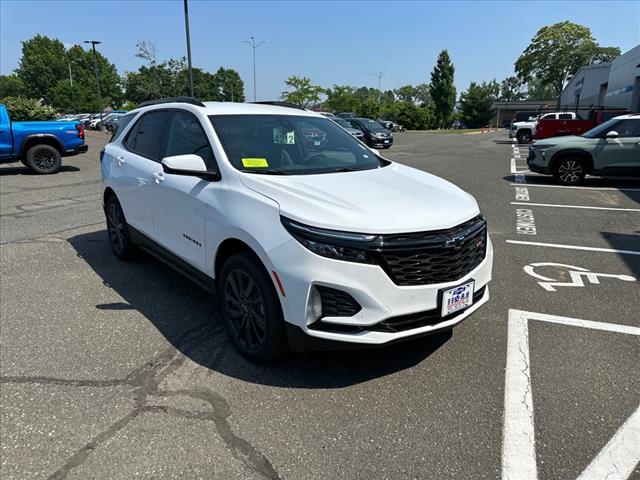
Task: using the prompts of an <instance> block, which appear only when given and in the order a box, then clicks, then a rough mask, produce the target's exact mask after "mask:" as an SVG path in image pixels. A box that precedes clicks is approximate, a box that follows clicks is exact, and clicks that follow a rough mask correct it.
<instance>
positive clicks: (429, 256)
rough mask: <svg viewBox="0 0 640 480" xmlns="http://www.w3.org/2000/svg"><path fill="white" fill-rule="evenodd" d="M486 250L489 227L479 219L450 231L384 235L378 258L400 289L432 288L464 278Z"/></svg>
mask: <svg viewBox="0 0 640 480" xmlns="http://www.w3.org/2000/svg"><path fill="white" fill-rule="evenodd" d="M486 250H487V224H486V221H485V220H484V218H483V217H482V216H480V215H479V216H477V217H475V218H473V219H471V220H469V221H467V222H465V223H463V224H461V225H458V226H457V227H453V228H450V229H446V230H438V231H432V232H418V233H407V234H392V235H384V236H383V240H382V245H381V246H380V247H379V248H378V249H377V252H376V256H377V262H378V263H379V264H380V266H381V267H382V269H383V270H384V271H385V272H386V273H387V275H389V277H390V278H391V280H392V281H393V283H395V284H396V285H401V286H410V285H429V284H434V283H445V282H452V281H455V280H458V279H460V278H462V277H464V276H465V275H467V274H468V273H469V272H471V271H472V270H473V269H474V268H476V267H477V266H478V265H480V264H481V263H482V261H483V260H484V258H485V255H486Z"/></svg>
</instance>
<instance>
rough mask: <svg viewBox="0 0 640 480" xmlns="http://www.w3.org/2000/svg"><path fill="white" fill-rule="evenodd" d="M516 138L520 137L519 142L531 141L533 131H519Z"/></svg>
mask: <svg viewBox="0 0 640 480" xmlns="http://www.w3.org/2000/svg"><path fill="white" fill-rule="evenodd" d="M516 138H517V139H518V143H523V144H524V143H531V132H526V131H525V132H518V133H517V134H516Z"/></svg>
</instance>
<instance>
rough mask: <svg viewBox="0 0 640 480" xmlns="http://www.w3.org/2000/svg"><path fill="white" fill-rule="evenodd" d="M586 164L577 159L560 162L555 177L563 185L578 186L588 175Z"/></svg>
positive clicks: (566, 159)
mask: <svg viewBox="0 0 640 480" xmlns="http://www.w3.org/2000/svg"><path fill="white" fill-rule="evenodd" d="M586 173H587V172H586V168H585V166H584V163H583V162H582V161H580V160H577V159H575V158H564V159H562V160H560V161H559V162H558V164H557V165H556V168H555V173H554V176H555V178H556V180H557V181H558V182H559V183H561V184H562V185H577V184H579V183H581V182H582V180H584V177H585V175H586Z"/></svg>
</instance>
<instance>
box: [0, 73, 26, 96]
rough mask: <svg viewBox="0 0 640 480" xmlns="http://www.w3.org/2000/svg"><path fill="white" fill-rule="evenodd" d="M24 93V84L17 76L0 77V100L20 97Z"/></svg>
mask: <svg viewBox="0 0 640 480" xmlns="http://www.w3.org/2000/svg"><path fill="white" fill-rule="evenodd" d="M25 93H26V89H25V87H24V83H22V80H20V78H19V77H18V76H17V75H15V74H13V75H0V98H4V97H20V96H23V95H24V94H25Z"/></svg>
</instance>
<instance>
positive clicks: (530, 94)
mask: <svg viewBox="0 0 640 480" xmlns="http://www.w3.org/2000/svg"><path fill="white" fill-rule="evenodd" d="M555 97H556V93H555V90H554V89H553V87H552V86H551V85H545V84H544V83H543V82H542V80H539V79H537V78H532V79H531V80H529V83H527V94H526V99H527V100H554V99H555Z"/></svg>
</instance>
